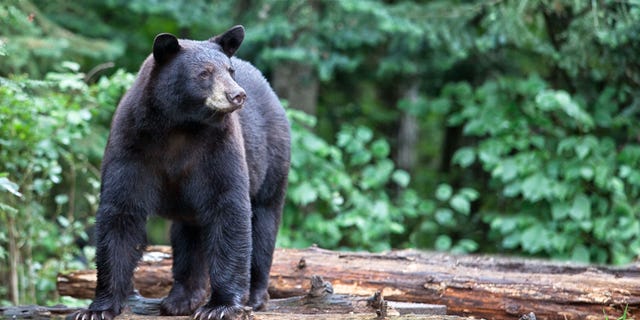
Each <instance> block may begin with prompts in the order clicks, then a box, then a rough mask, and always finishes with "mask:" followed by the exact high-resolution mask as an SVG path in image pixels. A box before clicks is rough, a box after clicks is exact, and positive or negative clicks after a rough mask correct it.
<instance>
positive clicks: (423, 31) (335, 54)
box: [0, 0, 640, 304]
mask: <svg viewBox="0 0 640 320" xmlns="http://www.w3.org/2000/svg"><path fill="white" fill-rule="evenodd" d="M236 24H243V25H244V26H245V28H246V32H247V36H246V39H245V42H244V44H243V45H242V47H241V49H240V50H239V52H238V55H239V56H240V57H241V58H243V59H246V60H249V61H251V62H252V63H254V64H255V65H256V66H257V67H258V68H259V69H261V70H262V71H263V72H264V74H265V75H266V76H267V78H268V79H269V80H270V82H271V84H272V85H273V87H274V88H275V90H276V91H277V92H278V94H279V96H280V97H281V98H282V99H283V102H284V103H285V105H286V108H287V112H288V115H289V118H290V120H291V124H292V133H293V154H292V170H291V175H290V179H289V180H290V181H289V192H288V197H287V204H286V208H285V212H284V218H283V221H282V226H281V231H280V234H279V238H278V245H279V246H281V247H306V246H309V245H312V244H317V245H319V246H320V247H324V248H330V249H340V250H369V251H381V250H388V249H392V248H407V247H411V248H420V249H432V250H433V249H435V250H444V251H451V252H456V253H498V254H511V255H523V256H535V257H545V258H553V259H562V260H573V261H579V262H591V263H608V264H624V263H628V262H630V261H632V260H634V259H636V258H637V257H638V256H639V254H640V197H639V194H640V126H639V124H640V121H639V120H640V58H639V57H640V1H639V0H528V1H527V0H523V1H509V0H503V1H501V0H484V1H463V0H456V1H444V0H432V1H419V0H385V1H373V0H372V1H359V0H344V1H337V0H336V1H332V0H309V1H302V0H291V1H287V0H240V1H238V0H216V1H203V0H190V1H187V0H169V1H153V0H103V1H98V0H87V1H77V2H76V1H63V0H46V1H44V0H32V1H23V0H7V1H3V2H2V4H0V283H2V285H0V304H28V303H38V304H51V303H58V302H63V303H67V304H73V303H80V304H84V303H86V302H84V301H71V300H69V299H68V298H61V297H58V296H57V294H56V292H55V277H56V274H57V273H58V272H61V271H63V270H70V269H77V268H93V263H92V258H93V248H92V246H91V241H90V235H91V232H92V231H91V230H92V229H91V225H92V224H93V222H94V219H93V216H94V213H95V210H96V207H97V204H98V194H99V178H100V176H99V168H100V160H101V157H102V153H103V149H104V146H105V143H106V139H107V136H108V130H109V124H110V120H111V116H112V114H113V111H114V109H115V106H116V105H117V103H118V101H119V99H120V97H121V96H122V94H123V93H124V92H125V90H126V89H127V88H128V87H129V86H130V85H131V83H132V81H133V79H134V77H135V73H136V72H137V68H138V67H139V65H140V63H141V62H142V60H143V59H144V58H145V57H146V56H147V55H148V54H149V52H150V48H151V44H152V41H153V38H154V36H155V35H156V34H158V33H160V32H171V33H174V34H176V35H178V36H179V37H183V38H192V39H208V38H209V37H211V36H212V35H214V34H218V33H220V32H222V31H224V30H226V29H227V28H229V27H230V26H233V25H236ZM166 230H167V225H166V223H165V222H162V221H161V220H156V219H152V221H151V222H150V225H149V238H150V242H151V243H160V244H162V243H167V237H166Z"/></svg>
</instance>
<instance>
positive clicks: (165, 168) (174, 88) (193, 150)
mask: <svg viewBox="0 0 640 320" xmlns="http://www.w3.org/2000/svg"><path fill="white" fill-rule="evenodd" d="M243 39H244V28H243V27H242V26H236V27H233V28H231V29H229V30H228V31H226V32H224V33H223V34H221V35H218V36H215V37H213V38H211V39H209V40H207V41H194V40H183V39H180V40H178V39H177V38H176V37H175V36H173V35H171V34H160V35H158V36H157V37H156V38H155V41H154V43H153V53H152V54H150V55H149V57H148V58H147V59H146V60H145V61H144V63H143V64H142V66H141V68H140V71H139V74H138V77H137V79H136V80H135V82H134V84H133V86H132V88H131V89H130V90H129V91H128V92H127V93H126V94H125V95H124V97H123V98H122V101H121V102H120V104H119V105H118V108H117V110H116V112H115V115H114V117H113V122H112V125H111V133H110V135H109V140H108V143H107V147H106V150H105V155H104V159H103V163H102V185H101V191H100V205H99V208H98V212H97V216H96V249H97V251H96V264H97V269H98V283H97V287H96V296H95V299H94V300H93V302H92V303H91V305H90V306H89V308H88V309H86V310H81V311H78V312H77V313H76V314H75V318H76V319H112V318H113V317H115V316H116V315H118V314H120V313H121V311H122V306H123V303H124V300H125V298H126V297H127V296H128V295H129V294H130V293H131V292H132V289H133V288H132V274H133V270H134V268H135V267H136V264H137V262H138V260H139V259H140V258H141V256H142V253H143V250H144V248H145V246H146V232H145V222H146V220H147V217H148V216H149V215H152V214H158V215H160V216H163V217H166V218H169V219H171V220H172V226H171V245H172V248H173V255H174V256H173V277H174V283H173V287H172V289H171V291H170V293H169V295H168V296H167V297H166V298H165V299H164V300H163V301H162V303H161V312H162V313H163V314H164V315H189V314H193V318H194V319H234V318H236V317H237V316H238V315H239V314H240V313H241V312H240V311H241V310H242V308H243V306H245V305H246V306H250V307H253V308H254V310H255V309H260V308H263V307H264V304H265V303H266V302H267V300H268V297H269V296H268V294H267V286H268V279H269V270H270V268H271V262H272V257H273V251H274V246H275V239H276V233H277V230H278V226H279V223H280V217H281V215H282V208H283V204H284V198H285V191H286V185H287V175H288V172H289V163H290V131H289V123H288V121H287V118H286V116H285V112H284V109H283V108H282V106H281V105H280V102H279V100H278V98H277V96H276V95H275V93H274V92H273V90H272V89H271V87H270V86H269V84H268V83H267V81H266V80H265V78H264V77H263V76H262V74H261V73H260V72H259V71H258V70H257V69H256V68H255V67H253V66H252V65H251V64H249V63H248V62H245V61H242V60H240V59H237V58H235V57H233V54H234V53H235V52H236V50H237V49H238V47H239V46H240V44H241V43H242V41H243ZM209 289H210V296H209V297H206V296H207V292H208V290H209ZM207 298H208V299H207ZM194 312H195V313H194Z"/></svg>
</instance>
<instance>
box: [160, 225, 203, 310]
mask: <svg viewBox="0 0 640 320" xmlns="http://www.w3.org/2000/svg"><path fill="white" fill-rule="evenodd" d="M201 235H202V231H201V230H200V228H199V227H196V226H190V225H187V224H184V223H182V222H174V223H173V224H172V225H171V246H172V250H173V268H172V271H173V287H172V288H171V291H170V292H169V295H168V296H167V297H165V298H164V299H163V300H162V303H161V304H160V312H161V313H162V314H163V315H168V316H178V315H191V314H193V312H194V311H195V310H196V309H197V308H198V307H199V306H200V305H201V304H202V303H204V301H205V297H206V294H207V290H206V286H207V280H208V277H207V273H208V270H207V264H206V263H203V257H204V252H203V250H202V241H203V239H202V236H201Z"/></svg>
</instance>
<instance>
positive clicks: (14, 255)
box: [7, 213, 20, 304]
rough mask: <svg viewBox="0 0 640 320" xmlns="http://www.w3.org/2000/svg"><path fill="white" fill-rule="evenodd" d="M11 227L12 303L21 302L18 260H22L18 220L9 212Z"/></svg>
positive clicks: (10, 270)
mask: <svg viewBox="0 0 640 320" xmlns="http://www.w3.org/2000/svg"><path fill="white" fill-rule="evenodd" d="M8 216H9V219H8V225H7V228H8V229H9V296H10V297H11V303H13V304H19V303H20V288H19V286H18V281H19V277H18V261H20V250H19V249H18V236H17V234H16V220H15V219H14V218H13V216H12V215H11V214H10V213H9V214H8Z"/></svg>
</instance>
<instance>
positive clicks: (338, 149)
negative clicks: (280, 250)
mask: <svg viewBox="0 0 640 320" xmlns="http://www.w3.org/2000/svg"><path fill="white" fill-rule="evenodd" d="M287 113H288V115H289V118H290V120H291V128H292V155H291V172H290V173H289V190H288V193H287V199H288V202H287V205H286V208H285V212H284V217H283V226H282V229H281V232H280V234H279V239H278V240H279V245H281V246H287V247H288V246H294V247H306V246H309V245H311V244H318V245H319V246H321V247H324V248H343V249H351V250H353V249H365V250H373V251H380V250H385V249H390V248H392V247H396V246H398V243H393V236H394V235H400V234H403V233H405V232H406V227H405V225H406V224H405V223H406V222H407V220H406V219H409V218H411V217H416V216H417V215H419V214H420V212H423V211H421V210H420V205H421V201H420V199H419V198H418V197H417V195H416V194H415V192H413V191H412V190H410V189H408V188H407V186H408V184H409V180H410V177H409V175H408V174H407V173H406V172H405V171H402V170H400V169H397V168H396V167H395V165H394V163H393V162H392V161H391V159H389V153H390V146H389V144H388V143H387V142H386V141H385V140H383V139H375V138H374V135H373V132H372V131H371V130H370V129H369V128H366V127H364V126H359V127H353V126H348V125H346V126H343V128H342V130H340V131H339V132H338V133H337V134H336V143H335V145H332V144H330V143H329V142H327V141H325V140H323V139H322V138H320V137H318V136H317V135H316V134H314V133H313V131H312V130H311V128H313V126H314V125H315V118H314V117H312V116H309V115H307V114H305V113H303V112H301V111H296V110H292V109H288V110H287ZM389 185H392V186H394V188H395V192H393V193H395V195H392V193H391V192H389ZM425 213H426V212H425Z"/></svg>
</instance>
